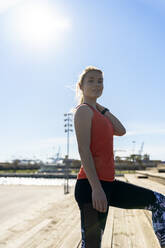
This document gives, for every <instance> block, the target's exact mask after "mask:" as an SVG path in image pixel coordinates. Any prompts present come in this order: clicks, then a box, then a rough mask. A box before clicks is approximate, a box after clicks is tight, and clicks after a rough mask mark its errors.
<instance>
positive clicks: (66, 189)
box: [64, 113, 73, 194]
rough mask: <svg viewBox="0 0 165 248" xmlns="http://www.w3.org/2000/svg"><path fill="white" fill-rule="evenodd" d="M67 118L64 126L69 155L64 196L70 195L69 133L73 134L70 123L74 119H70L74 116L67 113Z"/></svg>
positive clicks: (66, 161) (67, 156)
mask: <svg viewBox="0 0 165 248" xmlns="http://www.w3.org/2000/svg"><path fill="white" fill-rule="evenodd" d="M64 116H65V117H67V118H66V119H64V121H65V122H66V124H65V125H64V127H65V128H66V129H65V133H67V155H66V156H65V158H66V160H65V165H66V168H65V171H66V185H65V183H64V194H68V193H69V168H68V167H69V164H70V163H69V132H73V129H70V127H72V124H70V123H69V122H70V121H72V119H70V117H72V116H73V114H71V113H67V114H64Z"/></svg>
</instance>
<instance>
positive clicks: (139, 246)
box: [0, 173, 165, 248]
mask: <svg viewBox="0 0 165 248" xmlns="http://www.w3.org/2000/svg"><path fill="white" fill-rule="evenodd" d="M161 174H162V173H161ZM118 180H124V181H128V182H130V183H133V184H136V185H139V186H142V187H146V188H149V189H152V190H154V191H157V192H160V193H162V194H165V186H164V185H163V184H161V183H160V182H156V181H152V180H150V179H149V178H139V177H138V174H125V177H119V178H118ZM57 213H58V214H57ZM16 223H17V222H16ZM7 239H8V241H6V240H7ZM4 245H5V246H4ZM4 247H5V248H13V247H14V248H78V247H79V248H80V247H81V230H80V212H79V209H78V206H77V203H76V202H75V199H74V187H72V190H71V192H70V194H68V195H66V196H65V199H64V200H63V201H61V202H58V203H56V204H53V205H51V206H50V207H49V209H46V210H43V212H42V213H41V214H40V215H39V216H36V217H35V218H34V217H33V216H32V218H31V220H28V221H24V222H20V223H17V224H15V225H14V223H13V226H12V228H10V229H8V230H7V229H5V226H1V227H0V248H4ZM91 248H94V247H91ZM102 248H160V246H159V243H158V240H157V238H156V235H155V234H154V231H153V228H152V220H151V212H150V211H147V210H142V209H121V208H114V207H110V208H109V214H108V217H107V223H106V227H105V231H104V234H103V239H102Z"/></svg>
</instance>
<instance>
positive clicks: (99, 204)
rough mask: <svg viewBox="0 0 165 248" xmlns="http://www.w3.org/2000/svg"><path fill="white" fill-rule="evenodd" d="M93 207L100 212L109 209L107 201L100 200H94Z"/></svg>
mask: <svg viewBox="0 0 165 248" xmlns="http://www.w3.org/2000/svg"><path fill="white" fill-rule="evenodd" d="M93 208H95V209H96V210H97V211H99V212H106V211H107V203H105V202H100V201H93Z"/></svg>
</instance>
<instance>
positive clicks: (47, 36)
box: [10, 2, 71, 50]
mask: <svg viewBox="0 0 165 248" xmlns="http://www.w3.org/2000/svg"><path fill="white" fill-rule="evenodd" d="M10 23H11V25H12V30H13V35H14V36H15V38H14V39H15V40H16V39H17V40H18V41H21V42H23V43H24V45H26V47H27V48H30V49H35V50H36V49H47V48H48V49H49V48H50V45H55V46H56V45H57V44H60V42H61V40H62V39H64V35H65V34H66V33H67V31H68V30H70V27H71V25H70V22H69V19H68V18H64V17H63V15H62V14H60V11H59V10H58V9H57V8H56V7H54V6H53V5H50V4H48V3H47V4H45V3H41V2H40V3H34V2H31V3H26V4H23V5H21V6H19V7H18V8H17V9H16V10H15V11H14V14H13V16H12V19H11V21H10Z"/></svg>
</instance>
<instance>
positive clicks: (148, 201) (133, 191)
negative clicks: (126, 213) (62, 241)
mask: <svg viewBox="0 0 165 248" xmlns="http://www.w3.org/2000/svg"><path fill="white" fill-rule="evenodd" d="M100 183H101V185H102V188H103V190H104V192H105V194H106V197H107V202H108V206H113V207H118V208H124V209H148V210H151V211H152V210H153V209H152V207H151V206H154V207H155V206H157V205H158V204H157V205H155V204H156V203H157V197H156V196H159V198H160V196H162V198H161V199H163V201H164V203H165V200H164V199H165V197H164V196H163V195H161V194H159V193H156V194H157V195H155V191H152V190H150V189H147V188H143V187H140V186H136V185H134V184H131V183H127V182H123V181H120V180H117V179H115V180H114V181H113V182H108V181H103V180H100ZM74 196H75V199H76V201H77V203H78V206H79V209H80V214H81V234H82V246H81V248H91V247H95V248H100V247H101V241H102V235H103V232H104V228H105V224H106V219H107V215H108V210H109V208H107V212H99V211H97V210H96V209H95V208H93V205H92V189H91V186H90V184H89V181H88V179H78V180H77V181H76V185H75V191H74ZM154 209H155V208H154ZM159 209H160V208H159ZM156 210H158V206H157V209H156ZM160 212H161V214H162V209H161V210H160ZM154 213H156V211H155V212H154ZM159 216H160V214H159ZM154 217H155V218H156V221H159V222H161V223H162V220H161V219H160V217H159V219H158V217H157V215H156V214H155V215H154ZM163 221H164V223H163V225H165V220H163ZM161 225H162V224H161ZM163 227H164V229H163V235H164V233H165V226H163ZM156 231H157V230H155V233H156ZM161 231H162V230H161ZM156 235H157V233H156ZM159 235H160V233H159ZM157 237H158V236H157ZM162 237H163V238H164V236H162ZM163 238H162V240H163ZM162 240H159V242H160V243H161V242H164V241H162ZM161 244H163V243H161Z"/></svg>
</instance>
